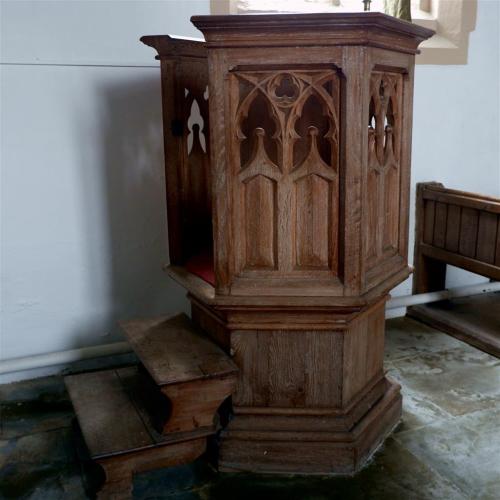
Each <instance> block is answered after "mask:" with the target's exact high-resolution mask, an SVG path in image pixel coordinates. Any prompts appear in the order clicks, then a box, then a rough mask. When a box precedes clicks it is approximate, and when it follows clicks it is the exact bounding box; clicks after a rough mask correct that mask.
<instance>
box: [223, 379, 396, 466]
mask: <svg viewBox="0 0 500 500" xmlns="http://www.w3.org/2000/svg"><path fill="white" fill-rule="evenodd" d="M387 384H388V386H387V388H386V389H384V396H383V397H382V398H381V399H379V400H378V401H377V403H376V404H375V405H373V406H372V407H371V408H370V409H369V411H368V412H366V413H365V414H364V415H363V416H362V417H361V418H360V419H359V420H358V422H357V425H356V427H354V428H352V429H350V430H348V431H344V432H338V431H337V432H332V430H331V429H330V432H325V429H324V428H321V427H319V428H317V427H316V425H315V424H313V425H312V426H307V427H306V426H304V427H303V428H302V430H300V431H283V430H281V429H273V428H267V429H266V430H262V431H260V432H259V431H255V430H253V431H251V432H249V431H248V430H244V429H241V428H238V429H234V430H233V427H232V425H233V424H236V422H237V419H235V420H234V421H233V422H232V423H230V425H229V427H228V428H227V429H226V430H225V431H223V433H222V442H221V450H220V459H219V469H220V470H222V471H228V472H234V471H252V472H266V473H286V474H293V473H299V474H331V473H337V474H338V473H343V474H352V473H354V472H356V471H358V470H359V469H360V468H361V467H362V466H363V465H364V463H365V461H366V459H367V457H369V456H370V453H372V452H373V450H375V449H376V448H377V447H378V446H379V445H380V444H381V443H382V442H383V440H384V439H385V437H386V436H387V435H388V434H389V433H390V432H391V431H392V429H393V428H394V427H395V426H396V425H397V423H398V421H399V419H400V418H401V395H400V393H399V386H398V385H397V384H394V383H392V382H387Z"/></svg>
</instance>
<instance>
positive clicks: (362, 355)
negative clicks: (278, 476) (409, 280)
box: [191, 297, 401, 473]
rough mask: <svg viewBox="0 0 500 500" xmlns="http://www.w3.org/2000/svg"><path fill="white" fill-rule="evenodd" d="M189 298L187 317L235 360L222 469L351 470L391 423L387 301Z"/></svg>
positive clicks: (396, 396) (395, 415)
mask: <svg viewBox="0 0 500 500" xmlns="http://www.w3.org/2000/svg"><path fill="white" fill-rule="evenodd" d="M191 302H192V316H193V320H194V321H195V322H196V323H198V324H199V325H200V326H201V327H202V328H203V329H204V330H205V331H206V332H208V334H209V335H211V337H212V338H213V339H214V340H215V341H216V342H217V343H219V344H220V345H221V346H222V347H224V348H225V349H226V350H227V351H229V352H230V353H231V355H232V357H233V359H234V361H235V363H236V364H237V365H238V367H239V378H238V383H237V386H236V390H235V392H234V393H233V396H232V403H233V412H234V418H233V419H232V420H231V421H230V423H229V425H228V427H227V428H226V429H225V430H224V431H223V433H222V435H221V454H220V466H221V468H222V469H224V470H252V471H265V472H283V473H290V472H302V473H351V472H354V471H356V470H357V469H358V468H359V467H360V466H362V464H363V463H364V460H365V459H366V458H368V457H369V455H370V453H371V452H372V451H373V450H375V449H376V447H377V446H378V444H380V443H381V442H382V441H383V439H384V437H385V436H386V435H387V433H388V432H390V430H391V429H392V428H393V427H394V426H395V425H396V424H397V422H398V420H399V418H400V415H401V396H400V393H399V386H397V385H396V384H393V383H391V382H390V381H388V379H387V378H386V377H385V376H384V370H383V355H384V305H385V298H383V299H381V300H378V301H376V302H375V303H372V304H370V305H369V306H366V307H363V308H361V309H359V310H358V311H352V310H348V309H347V310H346V309H342V308H331V307H330V308H321V307H316V308H314V307H304V308H301V309H300V310H286V309H283V308H277V309H274V310H273V308H271V307H268V308H267V310H265V309H264V308H260V309H258V310H255V308H242V307H239V308H234V307H228V308H222V309H221V308H220V307H213V306H207V305H206V304H203V303H202V302H200V301H199V300H197V299H195V298H194V297H191ZM294 309H296V308H294Z"/></svg>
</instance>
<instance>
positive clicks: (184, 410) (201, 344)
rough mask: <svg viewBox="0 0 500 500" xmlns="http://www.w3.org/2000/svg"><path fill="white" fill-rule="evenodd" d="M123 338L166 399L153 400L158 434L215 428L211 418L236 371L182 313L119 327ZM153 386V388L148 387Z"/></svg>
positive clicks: (233, 381) (230, 389)
mask: <svg viewBox="0 0 500 500" xmlns="http://www.w3.org/2000/svg"><path fill="white" fill-rule="evenodd" d="M121 327H122V329H123V331H124V332H125V335H126V337H127V339H128V341H129V343H130V345H131V346H132V348H133V350H134V351H135V352H136V354H137V356H138V357H139V359H140V360H141V363H142V364H143V366H144V368H145V370H146V371H147V372H148V373H149V375H150V377H151V380H152V383H154V384H155V385H156V386H157V387H158V389H159V391H161V393H162V394H163V395H164V396H166V398H167V399H165V398H163V403H162V399H161V398H156V399H155V398H152V399H155V404H156V405H157V406H160V405H162V404H163V405H164V408H163V410H161V409H157V410H158V411H157V412H156V413H157V414H158V415H161V414H163V415H165V417H164V418H163V419H162V421H161V422H160V424H159V426H158V427H159V431H160V432H162V433H169V432H184V431H191V430H193V429H196V428H198V427H207V426H212V425H213V420H214V415H215V413H216V411H217V408H218V407H219V406H220V405H221V404H222V402H223V401H224V399H226V398H227V397H228V396H230V395H231V394H232V392H233V391H234V389H235V386H236V378H237V371H238V368H237V366H236V365H235V364H234V362H233V361H232V360H231V358H230V357H229V356H228V355H227V354H226V353H225V352H224V351H223V350H222V349H220V348H219V347H218V346H217V345H215V344H214V343H213V342H212V341H211V340H210V339H209V338H208V337H207V336H206V335H205V334H204V333H203V332H202V331H200V330H199V329H198V328H197V327H196V326H195V325H194V324H193V323H192V322H191V320H190V319H189V318H188V317H187V316H186V315H185V314H179V315H177V316H174V317H170V318H158V319H147V320H135V321H128V322H123V323H121ZM151 385H152V384H151Z"/></svg>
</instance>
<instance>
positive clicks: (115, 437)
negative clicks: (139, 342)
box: [64, 367, 214, 499]
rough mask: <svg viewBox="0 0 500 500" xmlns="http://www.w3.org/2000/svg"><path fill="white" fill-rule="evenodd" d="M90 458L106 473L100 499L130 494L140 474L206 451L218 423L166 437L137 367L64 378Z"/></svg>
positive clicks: (190, 459) (125, 496) (185, 459)
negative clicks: (147, 403)
mask: <svg viewBox="0 0 500 500" xmlns="http://www.w3.org/2000/svg"><path fill="white" fill-rule="evenodd" d="M64 381H65V383H66V387H67V389H68V392H69V395H70V397H71V401H72V403H73V407H74V409H75V413H76V417H77V419H78V423H79V425H80V428H81V431H82V435H83V438H84V441H85V444H86V446H87V449H88V454H89V457H90V458H91V459H92V460H93V461H94V462H95V463H97V464H99V465H100V466H101V467H102V469H103V470H104V473H105V481H104V484H103V485H102V489H101V491H100V492H99V495H98V496H99V498H117V499H118V498H120V499H121V498H129V497H130V495H131V490H132V476H133V474H134V473H136V472H141V471H146V470H151V469H156V468H160V467H167V466H172V465H178V464H183V463H188V462H190V461H192V460H194V459H196V458H197V457H199V456H200V455H201V454H202V453H203V452H204V451H205V449H206V437H207V436H208V435H210V434H212V433H213V430H214V429H213V426H206V427H199V428H197V429H195V430H192V431H190V432H177V433H170V434H168V435H161V434H159V433H157V432H156V431H155V429H154V428H153V426H152V425H151V422H150V419H149V415H148V413H147V412H146V410H145V407H144V401H143V399H142V397H141V394H142V393H143V391H142V387H141V385H140V384H141V382H140V374H139V371H138V369H137V367H127V368H120V369H116V370H106V371H100V372H92V373H83V374H79V375H70V376H67V377H65V379H64Z"/></svg>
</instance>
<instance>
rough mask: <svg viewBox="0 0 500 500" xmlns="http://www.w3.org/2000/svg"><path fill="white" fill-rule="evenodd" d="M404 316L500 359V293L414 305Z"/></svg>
mask: <svg viewBox="0 0 500 500" xmlns="http://www.w3.org/2000/svg"><path fill="white" fill-rule="evenodd" d="M408 315H409V316H410V317H412V318H415V319H418V320H420V321H422V322H424V323H426V324H428V325H430V326H432V327H434V328H437V329H439V330H443V331H445V332H446V333H449V334H450V335H453V336H454V337H456V338H458V339H460V340H463V341H464V342H467V343H468V344H471V345H473V346H475V347H477V348H479V349H481V350H483V351H485V352H487V353H488V354H491V355H493V356H496V357H497V358H500V294H499V293H495V292H493V293H487V294H483V295H477V296H473V297H462V298H456V299H450V300H446V301H440V302H433V303H430V304H425V305H419V306H414V307H412V308H410V309H409V311H408Z"/></svg>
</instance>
